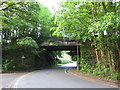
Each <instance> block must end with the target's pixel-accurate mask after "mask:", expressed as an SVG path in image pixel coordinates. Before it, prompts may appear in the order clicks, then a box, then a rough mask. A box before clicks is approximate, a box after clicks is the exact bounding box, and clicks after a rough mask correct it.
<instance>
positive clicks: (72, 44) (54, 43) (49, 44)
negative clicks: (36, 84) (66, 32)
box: [41, 41, 80, 46]
mask: <svg viewBox="0 0 120 90" xmlns="http://www.w3.org/2000/svg"><path fill="white" fill-rule="evenodd" d="M77 45H78V43H77V42H66V41H64V42H43V43H42V44H41V46H77ZM79 45H80V44H79Z"/></svg>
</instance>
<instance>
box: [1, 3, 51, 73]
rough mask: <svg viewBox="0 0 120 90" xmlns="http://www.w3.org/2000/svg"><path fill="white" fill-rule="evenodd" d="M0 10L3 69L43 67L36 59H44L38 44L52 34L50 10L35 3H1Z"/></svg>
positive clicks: (40, 60) (40, 61)
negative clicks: (23, 57) (0, 13)
mask: <svg viewBox="0 0 120 90" xmlns="http://www.w3.org/2000/svg"><path fill="white" fill-rule="evenodd" d="M1 12H2V15H1V16H0V19H1V20H2V44H3V45H2V46H3V48H2V52H3V53H4V55H3V60H2V62H3V70H5V71H6V70H13V68H11V67H12V65H13V66H15V67H16V68H15V70H25V69H26V70H27V69H32V68H35V67H38V66H39V67H42V66H40V65H38V64H36V62H37V61H38V62H39V63H43V62H45V60H44V59H43V61H42V59H41V57H40V54H41V53H43V52H46V51H45V50H43V49H41V48H39V44H41V43H42V42H43V41H44V40H46V38H47V37H50V36H51V32H50V31H49V29H50V27H51V26H52V23H51V20H52V17H51V13H50V11H49V9H48V8H47V7H45V6H43V5H42V4H40V3H38V2H2V3H1ZM22 56H25V59H24V60H23V59H22V58H21V57H22ZM6 60H7V61H6ZM37 65H38V66H37Z"/></svg>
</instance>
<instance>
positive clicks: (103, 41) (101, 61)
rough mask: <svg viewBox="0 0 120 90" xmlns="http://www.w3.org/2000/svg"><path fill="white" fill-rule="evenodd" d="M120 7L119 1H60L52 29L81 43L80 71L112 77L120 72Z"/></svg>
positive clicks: (55, 33)
mask: <svg viewBox="0 0 120 90" xmlns="http://www.w3.org/2000/svg"><path fill="white" fill-rule="evenodd" d="M119 8H120V7H119V2H114V3H113V2H61V4H60V9H59V10H58V11H57V12H56V13H55V15H54V17H55V18H54V26H53V28H51V30H52V31H53V32H54V33H53V35H55V36H57V37H67V38H76V39H77V40H79V42H80V43H81V44H82V45H81V49H80V58H81V59H80V61H79V62H80V64H79V65H80V67H81V70H80V71H82V72H86V73H91V74H94V75H97V76H100V77H109V78H113V77H116V76H117V75H116V74H114V72H112V70H115V71H117V70H118V71H119V72H120V69H119V68H118V64H120V59H119V58H120V53H119V52H120V48H119V46H120V45H119V43H118V42H119V33H120V31H119V28H120V18H119ZM75 58H76V57H75ZM75 58H73V60H74V59H75ZM111 73H113V76H112V75H111ZM107 74H108V75H107Z"/></svg>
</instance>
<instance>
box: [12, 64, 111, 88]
mask: <svg viewBox="0 0 120 90" xmlns="http://www.w3.org/2000/svg"><path fill="white" fill-rule="evenodd" d="M69 67H70V66H68V67H66V66H61V67H56V68H50V69H44V70H38V71H34V72H31V73H28V74H25V75H23V76H22V77H20V78H19V79H17V81H16V82H15V84H14V85H13V87H12V88H113V87H110V86H106V85H103V84H100V83H97V82H91V81H88V80H83V79H80V78H78V77H75V76H72V75H70V74H68V73H66V72H65V70H66V69H68V68H69Z"/></svg>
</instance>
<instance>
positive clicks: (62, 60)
mask: <svg viewBox="0 0 120 90" xmlns="http://www.w3.org/2000/svg"><path fill="white" fill-rule="evenodd" d="M58 62H59V64H67V63H69V62H70V61H69V60H64V59H59V61H58Z"/></svg>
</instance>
